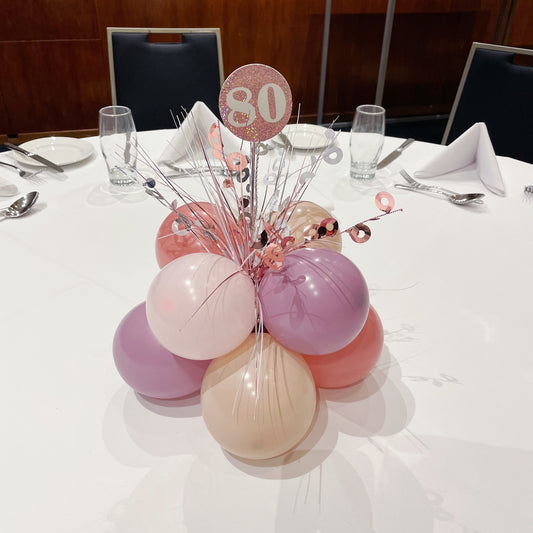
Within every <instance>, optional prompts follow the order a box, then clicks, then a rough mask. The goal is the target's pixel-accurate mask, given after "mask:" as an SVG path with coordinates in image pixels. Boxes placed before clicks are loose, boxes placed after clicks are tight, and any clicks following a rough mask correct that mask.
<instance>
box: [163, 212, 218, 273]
mask: <svg viewBox="0 0 533 533" xmlns="http://www.w3.org/2000/svg"><path fill="white" fill-rule="evenodd" d="M177 211H178V213H181V214H182V215H185V216H186V217H187V218H188V219H189V220H190V221H191V223H192V224H194V223H196V222H197V221H201V223H203V226H202V225H200V222H198V224H199V227H198V228H196V230H195V232H194V233H193V232H185V234H184V235H176V234H175V233H174V231H173V230H172V224H173V222H174V221H175V220H176V218H177V217H178V213H174V212H172V213H170V214H169V215H168V216H167V217H166V218H165V220H163V222H162V223H161V226H160V227H159V231H158V232H157V237H156V240H155V255H156V258H157V263H158V264H159V267H160V268H163V267H164V266H165V265H167V264H168V263H170V262H171V261H174V259H177V258H178V257H181V256H182V255H187V254H194V253H204V252H206V253H207V252H209V253H212V254H218V255H222V250H223V249H224V248H223V247H219V246H217V244H216V242H214V241H213V240H212V239H210V238H209V237H207V236H206V235H205V232H206V230H205V228H208V229H209V231H210V232H211V234H212V235H213V236H214V237H215V238H216V239H222V241H223V242H224V243H225V240H224V239H223V238H222V231H221V230H220V228H219V227H218V224H217V222H216V220H217V217H216V214H215V211H214V209H213V206H212V205H211V204H209V203H207V202H197V203H190V204H184V205H182V206H180V207H178V209H177Z"/></svg>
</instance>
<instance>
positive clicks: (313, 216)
mask: <svg viewBox="0 0 533 533" xmlns="http://www.w3.org/2000/svg"><path fill="white" fill-rule="evenodd" d="M288 214H289V215H290V217H289V218H288V223H287V226H288V229H289V233H290V235H292V236H293V237H294V238H295V241H296V242H295V244H296V245H298V244H303V243H304V241H305V238H304V237H305V236H306V235H307V236H311V235H312V234H313V233H314V231H316V229H317V228H318V226H320V223H321V222H322V221H323V220H326V219H328V218H332V216H331V215H330V213H328V212H327V211H326V210H325V209H324V208H323V207H321V206H319V205H317V204H315V203H313V202H297V203H296V204H295V205H294V206H292V205H291V206H290V207H289V210H288ZM306 247H307V248H327V249H329V250H333V251H334V252H340V251H341V250H342V237H341V234H340V233H339V232H337V233H336V234H335V235H329V236H328V237H322V238H320V239H312V240H310V241H308V242H307V244H306Z"/></svg>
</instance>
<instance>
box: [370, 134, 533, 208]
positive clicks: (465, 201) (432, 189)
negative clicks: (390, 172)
mask: <svg viewBox="0 0 533 533" xmlns="http://www.w3.org/2000/svg"><path fill="white" fill-rule="evenodd" d="M413 142H414V139H407V140H405V141H404V142H403V143H402V144H401V145H400V146H398V148H396V150H393V151H392V152H391V153H390V154H389V155H387V156H386V157H384V158H383V159H382V160H381V161H380V162H379V163H378V166H377V168H378V169H382V168H384V167H386V166H387V165H389V164H390V163H392V162H393V161H394V160H395V159H397V158H398V157H400V155H402V152H403V151H404V150H405V149H406V148H407V147H408V146H409V145H410V144H411V143H413ZM400 174H401V175H402V177H403V178H404V179H405V181H406V182H407V183H395V184H394V186H395V187H396V188H397V189H404V190H407V191H415V192H420V193H428V194H434V195H438V196H444V197H445V198H446V199H447V200H449V201H450V202H452V204H456V205H469V204H473V203H475V204H482V203H483V200H482V198H483V197H484V196H485V195H484V194H483V193H480V192H471V193H458V192H455V191H450V190H449V189H445V188H444V187H439V186H437V185H425V184H422V183H420V182H418V181H416V180H415V179H413V178H412V177H411V176H410V175H409V174H408V173H407V172H406V171H405V170H403V169H402V170H401V171H400ZM532 189H533V187H532Z"/></svg>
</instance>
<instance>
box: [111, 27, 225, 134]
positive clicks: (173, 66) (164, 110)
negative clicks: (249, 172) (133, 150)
mask: <svg viewBox="0 0 533 533" xmlns="http://www.w3.org/2000/svg"><path fill="white" fill-rule="evenodd" d="M155 34H157V35H155ZM163 34H166V35H169V36H174V38H176V36H181V42H151V37H150V36H151V35H153V36H154V35H155V36H157V37H158V39H157V40H158V41H160V40H161V37H162V36H163ZM107 43H108V55H109V71H110V78H111V96H112V102H113V105H124V106H127V107H129V108H131V111H132V114H133V119H134V120H135V125H136V128H137V130H139V131H142V130H154V129H164V128H174V127H175V121H174V118H173V117H176V116H178V117H180V118H181V117H182V116H183V115H184V114H185V113H186V112H188V111H189V110H190V109H191V108H192V106H193V105H194V103H195V102H196V101H203V102H204V103H205V104H206V105H207V106H208V107H209V109H211V111H213V113H215V114H216V115H217V116H219V111H218V95H219V92H220V87H221V85H222V82H223V80H224V68H223V63H222V47H221V41H220V29H219V28H107Z"/></svg>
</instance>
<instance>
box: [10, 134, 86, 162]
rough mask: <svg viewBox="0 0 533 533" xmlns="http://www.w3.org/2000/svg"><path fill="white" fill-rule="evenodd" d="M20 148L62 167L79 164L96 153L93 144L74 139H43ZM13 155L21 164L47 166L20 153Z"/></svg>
mask: <svg viewBox="0 0 533 533" xmlns="http://www.w3.org/2000/svg"><path fill="white" fill-rule="evenodd" d="M20 147H21V148H24V149H25V150H28V151H29V152H33V153H34V154H38V155H41V156H43V157H45V158H46V159H48V160H49V161H52V163H55V164H56V165H59V166H60V167H62V166H65V165H72V164H73V163H79V162H80V161H83V160H84V159H87V158H88V157H89V156H90V155H91V154H92V153H93V152H94V148H93V146H92V144H90V143H88V142H87V141H82V140H81V139H75V138H73V137H43V138H42V139H34V140H33V141H28V142H25V143H22V144H21V145H20ZM11 153H12V154H13V156H14V157H15V159H16V160H17V161H19V162H20V163H24V164H26V165H35V166H38V167H45V166H46V165H43V164H42V163H39V162H38V161H35V160H34V159H31V158H29V157H27V156H25V155H24V154H21V153H20V152H15V151H12V152H11Z"/></svg>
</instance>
